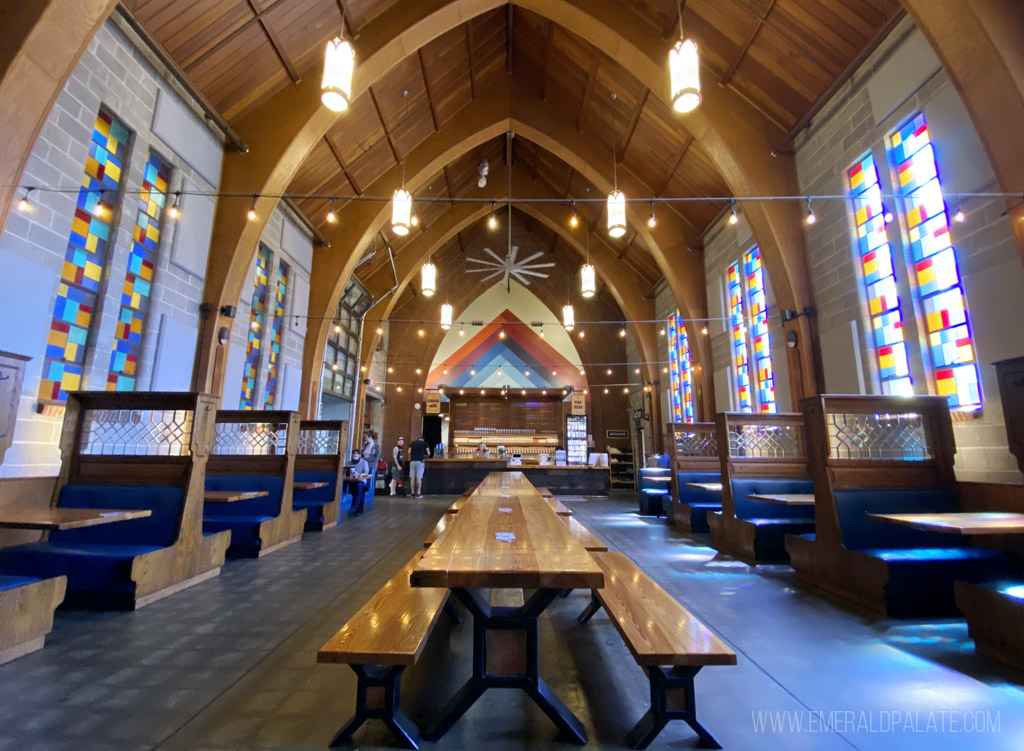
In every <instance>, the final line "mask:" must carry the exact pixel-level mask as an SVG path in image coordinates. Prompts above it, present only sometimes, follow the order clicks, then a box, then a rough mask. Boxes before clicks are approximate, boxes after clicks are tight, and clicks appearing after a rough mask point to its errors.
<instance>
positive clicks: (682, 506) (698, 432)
mask: <svg viewBox="0 0 1024 751" xmlns="http://www.w3.org/2000/svg"><path fill="white" fill-rule="evenodd" d="M668 437H669V441H668V446H669V450H670V451H671V452H672V463H671V467H672V473H671V476H672V523H673V525H675V526H676V527H677V528H678V529H681V530H683V531H685V532H707V531H708V522H707V514H708V511H718V510H720V509H721V508H722V495H721V492H718V493H715V492H714V491H708V490H706V489H697V488H692V487H688V486H687V485H688V483H707V484H710V483H716V482H718V483H720V482H721V479H722V466H721V462H720V460H719V458H718V435H717V428H716V426H715V424H714V423H713V422H673V423H669V425H668Z"/></svg>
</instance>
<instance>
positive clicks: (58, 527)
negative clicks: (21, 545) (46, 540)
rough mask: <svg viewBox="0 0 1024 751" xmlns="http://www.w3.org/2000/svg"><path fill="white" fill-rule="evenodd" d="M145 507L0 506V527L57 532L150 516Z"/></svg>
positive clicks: (150, 512)
mask: <svg viewBox="0 0 1024 751" xmlns="http://www.w3.org/2000/svg"><path fill="white" fill-rule="evenodd" d="M152 514H153V512H152V511H150V510H149V509H132V510H127V509H105V508H17V507H10V508H3V509H0V527H3V528H4V529H41V530H46V531H48V532H59V531H63V530H66V529H79V528H81V527H95V526H96V525H98V524H111V523H113V522H123V521H127V520H128V519H143V518H145V517H147V516H152Z"/></svg>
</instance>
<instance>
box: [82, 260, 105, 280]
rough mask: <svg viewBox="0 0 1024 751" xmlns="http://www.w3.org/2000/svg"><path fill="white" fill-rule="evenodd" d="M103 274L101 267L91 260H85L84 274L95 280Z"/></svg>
mask: <svg viewBox="0 0 1024 751" xmlns="http://www.w3.org/2000/svg"><path fill="white" fill-rule="evenodd" d="M102 274H103V267H102V266H100V265H99V264H97V263H94V262H93V261H86V262H85V276H86V277H87V278H89V279H93V280H95V281H97V282H98V281H99V280H100V276H101V275H102Z"/></svg>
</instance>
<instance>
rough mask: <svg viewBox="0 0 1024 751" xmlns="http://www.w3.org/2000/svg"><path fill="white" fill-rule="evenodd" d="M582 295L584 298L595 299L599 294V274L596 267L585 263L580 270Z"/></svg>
mask: <svg viewBox="0 0 1024 751" xmlns="http://www.w3.org/2000/svg"><path fill="white" fill-rule="evenodd" d="M580 277H581V279H580V294H581V295H583V296H584V297H593V296H594V295H595V294H596V293H597V274H596V273H595V271H594V267H593V266H592V265H591V264H589V263H585V264H583V266H582V267H581V268H580Z"/></svg>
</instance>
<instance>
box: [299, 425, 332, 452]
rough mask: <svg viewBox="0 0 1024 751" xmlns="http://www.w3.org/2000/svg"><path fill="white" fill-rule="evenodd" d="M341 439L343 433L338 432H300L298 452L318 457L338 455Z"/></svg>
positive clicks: (319, 430)
mask: <svg viewBox="0 0 1024 751" xmlns="http://www.w3.org/2000/svg"><path fill="white" fill-rule="evenodd" d="M340 438H341V431H338V430H321V429H314V430H310V429H306V430H300V431H299V448H298V452H299V453H300V454H315V455H317V456H332V455H336V454H337V453H338V451H339V447H338V441H339V440H340Z"/></svg>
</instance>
